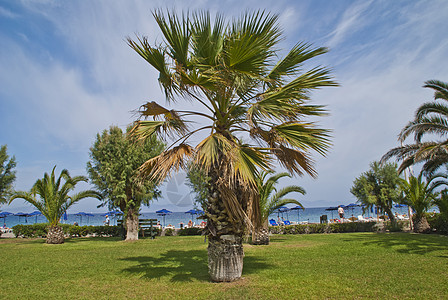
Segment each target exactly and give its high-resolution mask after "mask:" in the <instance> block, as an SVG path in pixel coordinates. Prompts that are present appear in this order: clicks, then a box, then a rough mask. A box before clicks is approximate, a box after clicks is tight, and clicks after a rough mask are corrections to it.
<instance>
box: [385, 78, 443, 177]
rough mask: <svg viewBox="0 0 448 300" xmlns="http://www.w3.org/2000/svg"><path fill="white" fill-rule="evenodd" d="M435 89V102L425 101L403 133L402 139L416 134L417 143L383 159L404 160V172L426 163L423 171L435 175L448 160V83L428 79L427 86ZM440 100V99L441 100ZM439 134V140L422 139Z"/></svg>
mask: <svg viewBox="0 0 448 300" xmlns="http://www.w3.org/2000/svg"><path fill="white" fill-rule="evenodd" d="M423 87H425V88H431V89H433V90H434V100H436V101H433V102H427V103H424V104H422V105H421V106H420V107H419V108H418V109H417V111H416V113H415V118H414V120H413V121H411V122H409V123H408V124H407V125H406V126H405V127H404V128H403V130H402V131H401V132H400V134H399V137H398V139H399V141H401V142H404V140H405V139H406V138H407V137H409V136H410V135H414V140H415V143H414V144H410V145H403V146H401V147H397V148H394V149H391V150H390V151H389V152H387V153H386V154H385V155H384V156H383V158H382V159H381V160H382V162H384V161H385V160H388V159H390V158H392V157H396V158H397V160H399V161H402V164H401V165H400V167H399V172H400V173H401V172H402V171H403V170H404V169H406V168H407V167H409V166H411V165H414V164H417V163H420V162H421V163H423V167H422V170H423V172H424V173H425V174H426V175H427V176H431V175H432V174H434V173H435V172H436V171H437V170H438V169H439V168H440V167H442V166H444V165H446V164H447V163H448V139H447V138H446V137H447V135H448V105H447V104H448V83H446V82H442V81H439V80H428V81H426V82H425V85H424V86H423ZM437 100H439V101H437ZM433 135H434V136H439V137H440V138H441V140H438V141H433V140H432V141H431V140H430V141H422V140H423V138H424V137H427V136H430V137H431V138H432V136H433Z"/></svg>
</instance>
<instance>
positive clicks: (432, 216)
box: [426, 213, 448, 234]
mask: <svg viewBox="0 0 448 300" xmlns="http://www.w3.org/2000/svg"><path fill="white" fill-rule="evenodd" d="M426 219H427V220H428V223H429V226H431V229H433V230H434V231H435V232H437V233H440V234H448V217H447V216H445V215H444V214H440V213H429V214H426Z"/></svg>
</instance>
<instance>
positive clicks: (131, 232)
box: [126, 209, 138, 241]
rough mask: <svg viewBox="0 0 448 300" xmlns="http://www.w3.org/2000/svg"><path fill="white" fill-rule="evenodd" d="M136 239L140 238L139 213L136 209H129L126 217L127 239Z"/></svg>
mask: <svg viewBox="0 0 448 300" xmlns="http://www.w3.org/2000/svg"><path fill="white" fill-rule="evenodd" d="M136 240H138V214H137V213H136V211H135V210H134V209H129V210H128V215H127V217H126V241H136Z"/></svg>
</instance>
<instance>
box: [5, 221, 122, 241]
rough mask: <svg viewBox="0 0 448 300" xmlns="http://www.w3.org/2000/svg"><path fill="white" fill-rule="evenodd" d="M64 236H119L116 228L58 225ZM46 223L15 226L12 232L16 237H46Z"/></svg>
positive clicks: (118, 229) (118, 230)
mask: <svg viewBox="0 0 448 300" xmlns="http://www.w3.org/2000/svg"><path fill="white" fill-rule="evenodd" d="M59 226H61V227H62V230H63V232H64V234H65V235H69V236H72V237H81V236H87V235H89V234H92V235H97V236H120V228H119V227H118V226H75V225H70V224H59ZM47 227H48V223H38V224H32V225H16V226H14V227H13V228H12V232H13V233H14V235H15V236H16V237H19V236H22V237H26V238H31V237H46V236H47V232H48V229H47Z"/></svg>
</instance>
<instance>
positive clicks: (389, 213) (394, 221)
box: [384, 207, 397, 226]
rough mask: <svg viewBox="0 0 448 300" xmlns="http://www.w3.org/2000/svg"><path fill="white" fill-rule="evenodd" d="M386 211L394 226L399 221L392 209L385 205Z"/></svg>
mask: <svg viewBox="0 0 448 300" xmlns="http://www.w3.org/2000/svg"><path fill="white" fill-rule="evenodd" d="M384 211H385V212H386V214H387V216H388V217H389V220H390V223H391V224H392V226H395V225H396V223H397V220H395V216H394V214H393V213H392V210H391V209H390V208H388V207H385V208H384Z"/></svg>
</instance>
